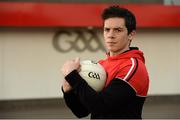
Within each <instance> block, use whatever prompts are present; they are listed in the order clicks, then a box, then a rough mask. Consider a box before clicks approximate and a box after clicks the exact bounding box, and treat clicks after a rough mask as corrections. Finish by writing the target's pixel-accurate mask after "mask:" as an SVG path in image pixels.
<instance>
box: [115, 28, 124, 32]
mask: <svg viewBox="0 0 180 120" xmlns="http://www.w3.org/2000/svg"><path fill="white" fill-rule="evenodd" d="M115 31H116V32H122V31H123V30H122V29H116V30H115Z"/></svg>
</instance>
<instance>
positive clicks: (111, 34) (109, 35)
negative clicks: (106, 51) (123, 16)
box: [108, 30, 114, 39]
mask: <svg viewBox="0 0 180 120" xmlns="http://www.w3.org/2000/svg"><path fill="white" fill-rule="evenodd" d="M108 38H111V39H113V38H114V31H113V30H110V31H109V33H108Z"/></svg>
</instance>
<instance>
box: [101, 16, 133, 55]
mask: <svg viewBox="0 0 180 120" xmlns="http://www.w3.org/2000/svg"><path fill="white" fill-rule="evenodd" d="M104 40H105V46H106V48H107V50H109V52H110V55H117V54H120V53H122V52H124V51H126V50H128V49H129V42H130V40H128V30H127V28H126V26H125V20H124V19H123V18H119V17H114V18H108V19H106V20H105V21H104Z"/></svg>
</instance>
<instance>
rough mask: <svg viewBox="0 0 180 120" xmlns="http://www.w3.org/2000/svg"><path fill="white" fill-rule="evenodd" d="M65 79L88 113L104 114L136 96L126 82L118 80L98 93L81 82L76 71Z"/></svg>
mask: <svg viewBox="0 0 180 120" xmlns="http://www.w3.org/2000/svg"><path fill="white" fill-rule="evenodd" d="M65 79H66V80H67V81H68V82H69V84H70V85H71V86H72V87H73V90H74V91H75V92H76V93H77V97H78V99H79V100H80V102H81V103H82V104H83V105H84V106H85V107H86V108H87V109H88V111H90V113H97V114H101V113H102V114H106V112H107V111H106V110H108V109H116V107H119V106H123V105H126V104H127V103H128V102H129V101H130V100H131V99H132V98H133V97H135V95H136V92H135V90H134V89H133V88H132V87H131V86H130V85H129V84H128V83H127V82H126V81H124V80H121V79H118V78H114V79H113V80H112V81H111V83H110V84H109V85H108V87H106V88H105V89H104V90H103V91H101V92H99V93H98V92H96V91H95V90H93V89H92V88H91V87H90V86H89V85H88V84H87V82H86V81H85V80H83V78H82V77H81V76H80V75H79V73H78V72H77V70H74V71H72V72H71V73H70V74H68V75H67V76H66V77H65Z"/></svg>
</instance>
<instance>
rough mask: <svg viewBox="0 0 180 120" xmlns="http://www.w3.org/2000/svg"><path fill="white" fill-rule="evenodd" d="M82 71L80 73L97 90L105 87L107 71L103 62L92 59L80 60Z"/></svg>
mask: <svg viewBox="0 0 180 120" xmlns="http://www.w3.org/2000/svg"><path fill="white" fill-rule="evenodd" d="M80 64H81V71H80V72H79V74H80V75H81V77H82V78H84V80H86V82H87V83H88V84H89V86H91V87H92V88H93V89H94V90H95V91H97V92H99V91H101V90H102V89H103V87H104V85H105V82H106V71H105V70H104V68H103V67H102V65H101V64H99V63H96V62H94V61H91V60H84V61H81V62H80Z"/></svg>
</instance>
